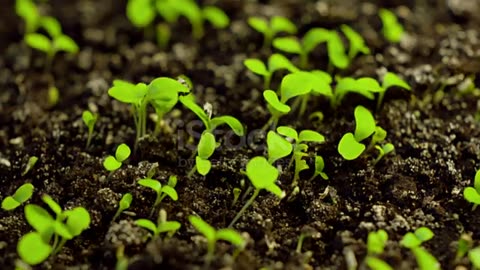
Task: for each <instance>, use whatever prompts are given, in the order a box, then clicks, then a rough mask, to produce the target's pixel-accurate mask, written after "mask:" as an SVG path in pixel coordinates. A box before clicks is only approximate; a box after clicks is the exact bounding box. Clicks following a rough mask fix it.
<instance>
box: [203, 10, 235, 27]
mask: <svg viewBox="0 0 480 270" xmlns="http://www.w3.org/2000/svg"><path fill="white" fill-rule="evenodd" d="M202 13H203V17H204V18H205V19H206V20H207V21H209V22H210V23H211V24H212V25H213V26H214V27H215V28H218V29H222V28H225V27H227V26H228V25H229V24H230V18H228V16H227V14H225V12H223V10H221V9H219V8H217V7H214V6H206V7H204V8H203V9H202Z"/></svg>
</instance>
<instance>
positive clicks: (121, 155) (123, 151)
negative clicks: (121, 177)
mask: <svg viewBox="0 0 480 270" xmlns="http://www.w3.org/2000/svg"><path fill="white" fill-rule="evenodd" d="M130 153H131V151H130V147H128V145H126V144H124V143H122V144H120V145H119V146H118V147H117V150H116V151H115V156H108V157H107V158H106V159H105V160H104V161H103V167H105V169H107V171H110V172H113V171H116V170H117V169H119V168H120V167H121V166H122V162H124V161H125V160H126V159H127V158H128V157H129V156H130Z"/></svg>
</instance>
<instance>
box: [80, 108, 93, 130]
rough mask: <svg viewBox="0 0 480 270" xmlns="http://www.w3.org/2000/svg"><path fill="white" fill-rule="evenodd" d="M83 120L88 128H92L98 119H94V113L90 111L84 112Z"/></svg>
mask: <svg viewBox="0 0 480 270" xmlns="http://www.w3.org/2000/svg"><path fill="white" fill-rule="evenodd" d="M82 120H83V123H85V125H86V126H87V127H91V126H92V125H94V123H95V121H96V117H94V116H93V113H91V112H90V111H83V113H82Z"/></svg>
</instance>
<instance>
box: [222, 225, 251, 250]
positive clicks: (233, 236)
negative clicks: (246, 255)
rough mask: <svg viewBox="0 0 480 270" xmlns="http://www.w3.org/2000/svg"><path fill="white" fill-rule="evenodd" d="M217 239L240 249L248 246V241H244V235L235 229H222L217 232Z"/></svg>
mask: <svg viewBox="0 0 480 270" xmlns="http://www.w3.org/2000/svg"><path fill="white" fill-rule="evenodd" d="M216 237H217V239H219V240H223V241H227V242H229V243H230V244H232V245H234V246H236V247H238V248H242V247H244V246H245V245H246V241H245V239H243V237H242V235H241V234H240V233H238V232H237V231H235V230H233V229H220V230H218V231H217V233H216Z"/></svg>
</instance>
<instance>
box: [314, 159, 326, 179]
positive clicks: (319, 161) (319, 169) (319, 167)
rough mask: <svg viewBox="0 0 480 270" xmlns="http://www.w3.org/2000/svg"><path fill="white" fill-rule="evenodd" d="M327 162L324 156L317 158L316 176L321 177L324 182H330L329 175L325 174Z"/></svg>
mask: <svg viewBox="0 0 480 270" xmlns="http://www.w3.org/2000/svg"><path fill="white" fill-rule="evenodd" d="M324 168H325V162H324V161H323V157H322V156H315V174H317V175H320V177H322V178H323V179H324V180H328V175H327V174H326V173H324V172H323V169H324Z"/></svg>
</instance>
